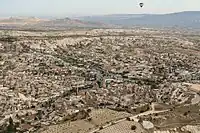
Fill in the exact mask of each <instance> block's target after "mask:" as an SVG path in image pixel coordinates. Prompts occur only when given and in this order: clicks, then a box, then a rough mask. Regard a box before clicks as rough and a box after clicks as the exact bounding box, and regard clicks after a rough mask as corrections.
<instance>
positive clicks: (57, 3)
mask: <svg viewBox="0 0 200 133" xmlns="http://www.w3.org/2000/svg"><path fill="white" fill-rule="evenodd" d="M140 2H143V3H144V7H143V8H140V7H139V3H140ZM199 10H200V0H0V16H70V15H72V16H73V15H80V16H82V15H100V14H124V13H128V14H138V13H156V14H164V13H171V12H181V11H199Z"/></svg>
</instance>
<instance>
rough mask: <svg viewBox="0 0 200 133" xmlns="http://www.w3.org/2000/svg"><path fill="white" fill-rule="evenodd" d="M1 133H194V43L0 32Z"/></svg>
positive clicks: (199, 73) (192, 38) (197, 39)
mask: <svg viewBox="0 0 200 133" xmlns="http://www.w3.org/2000/svg"><path fill="white" fill-rule="evenodd" d="M0 35H1V36H0V132H2V133H4V132H27V133H28V132H38V133H39V132H41V133H62V132H63V133H64V132H65V133H95V132H96V133H188V132H191V133H199V132H200V35H198V34H196V35H194V34H189V33H181V32H180V31H177V32H174V31H173V32H172V31H164V30H163V31H161V30H153V29H133V30H124V29H106V30H105V29H95V30H81V31H78V30H76V31H62V32H59V31H56V32H55V31H49V32H39V31H38V32H31V31H3V30H2V31H0Z"/></svg>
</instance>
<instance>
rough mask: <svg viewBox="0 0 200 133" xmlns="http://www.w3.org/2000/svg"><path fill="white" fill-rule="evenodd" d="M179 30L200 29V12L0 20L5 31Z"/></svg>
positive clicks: (0, 25) (0, 26) (0, 24)
mask: <svg viewBox="0 0 200 133" xmlns="http://www.w3.org/2000/svg"><path fill="white" fill-rule="evenodd" d="M134 26H139V27H140V26H141V27H162V28H163V27H179V28H183V27H184V28H193V29H200V11H185V12H177V13H169V14H111V15H99V16H85V17H84V16H83V17H74V18H73V17H71V18H68V17H65V18H59V19H41V18H36V17H25V18H24V17H10V18H6V19H5V18H4V19H0V28H1V29H12V28H13V27H14V28H18V29H21V28H25V29H27V28H28V29H62V30H65V29H67V28H126V27H128V28H130V27H134Z"/></svg>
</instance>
